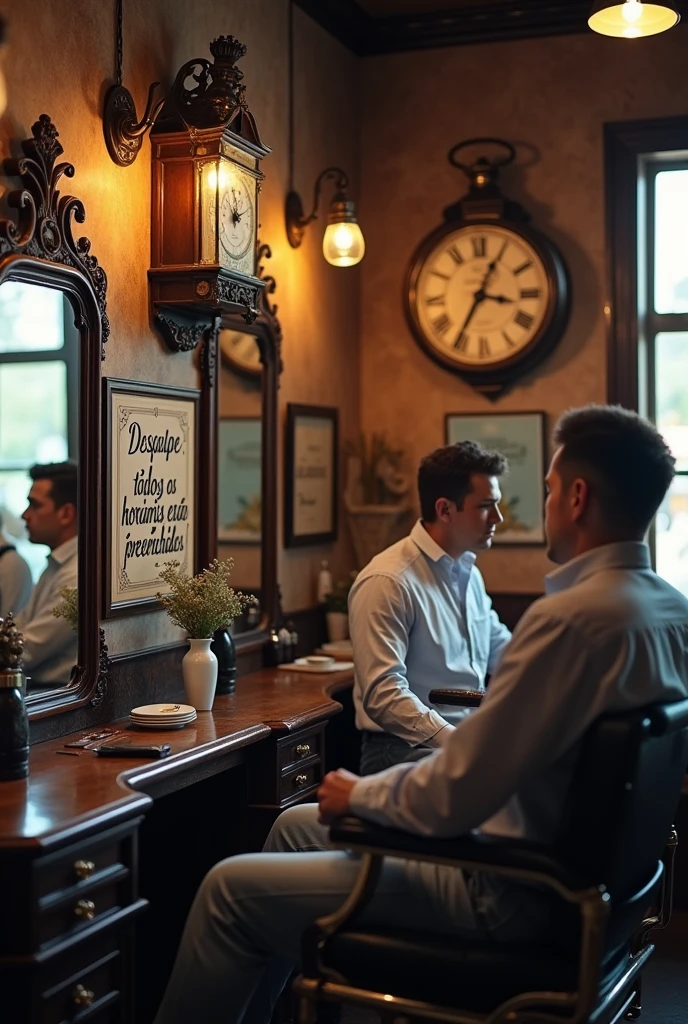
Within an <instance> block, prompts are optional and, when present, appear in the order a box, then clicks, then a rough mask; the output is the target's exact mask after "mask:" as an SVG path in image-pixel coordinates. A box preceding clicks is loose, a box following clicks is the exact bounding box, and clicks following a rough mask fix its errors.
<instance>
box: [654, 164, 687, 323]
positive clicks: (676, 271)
mask: <svg viewBox="0 0 688 1024" xmlns="http://www.w3.org/2000/svg"><path fill="white" fill-rule="evenodd" d="M687 225H688V170H676V171H660V172H659V174H658V175H657V177H656V178H655V310H656V312H657V313H688V229H687Z"/></svg>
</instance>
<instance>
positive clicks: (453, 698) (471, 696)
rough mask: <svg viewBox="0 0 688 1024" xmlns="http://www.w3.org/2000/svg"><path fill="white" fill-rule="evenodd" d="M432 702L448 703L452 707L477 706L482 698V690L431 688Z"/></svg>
mask: <svg viewBox="0 0 688 1024" xmlns="http://www.w3.org/2000/svg"><path fill="white" fill-rule="evenodd" d="M429 697H430V702H431V703H432V704H449V705H451V706H452V707H460V708H477V707H480V702H481V700H482V699H483V691H482V690H431V691H430V694H429Z"/></svg>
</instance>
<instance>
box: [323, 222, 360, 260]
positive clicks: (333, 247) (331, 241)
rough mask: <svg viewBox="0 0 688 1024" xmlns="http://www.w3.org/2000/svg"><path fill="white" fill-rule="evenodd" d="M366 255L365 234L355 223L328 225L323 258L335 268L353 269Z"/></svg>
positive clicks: (324, 237) (324, 239)
mask: <svg viewBox="0 0 688 1024" xmlns="http://www.w3.org/2000/svg"><path fill="white" fill-rule="evenodd" d="M364 255H365V240H364V238H363V232H362V231H361V229H360V227H359V226H358V224H357V223H356V222H355V221H353V222H352V221H347V222H344V223H342V222H340V223H338V224H328V225H327V227H326V228H325V234H324V235H323V256H324V257H325V259H326V260H327V262H328V263H331V264H332V266H333V267H353V266H355V264H356V263H360V262H361V260H362V259H363V256H364Z"/></svg>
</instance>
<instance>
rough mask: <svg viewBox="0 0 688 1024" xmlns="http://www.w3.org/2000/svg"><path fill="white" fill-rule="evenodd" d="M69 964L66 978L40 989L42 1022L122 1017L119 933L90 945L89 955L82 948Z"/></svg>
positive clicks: (40, 1018) (99, 1022)
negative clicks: (95, 944) (96, 945)
mask: <svg viewBox="0 0 688 1024" xmlns="http://www.w3.org/2000/svg"><path fill="white" fill-rule="evenodd" d="M79 961H81V962H82V963H83V966H82V964H81V963H80V962H79ZM69 967H70V970H69V971H65V976H64V977H63V978H61V979H60V980H59V981H58V982H57V983H56V984H54V985H51V986H50V987H49V988H43V990H42V991H41V996H40V1016H39V1018H38V1019H39V1020H40V1024H63V1022H64V1021H69V1022H70V1024H71V1022H72V1021H73V1022H74V1024H80V1022H81V1021H83V1022H84V1024H86V1021H91V1020H93V1021H98V1024H101V1022H103V1021H116V1020H120V1019H121V1011H122V1007H121V997H122V990H123V986H124V977H123V971H124V967H123V956H122V952H121V951H120V949H119V948H118V945H117V937H116V936H114V935H113V936H111V937H110V939H109V940H108V941H107V942H106V943H104V944H100V946H99V948H96V949H93V948H92V947H91V951H90V953H88V954H86V955H85V954H84V953H83V952H82V954H81V956H80V957H75V958H74V962H72V963H71V964H70V965H69Z"/></svg>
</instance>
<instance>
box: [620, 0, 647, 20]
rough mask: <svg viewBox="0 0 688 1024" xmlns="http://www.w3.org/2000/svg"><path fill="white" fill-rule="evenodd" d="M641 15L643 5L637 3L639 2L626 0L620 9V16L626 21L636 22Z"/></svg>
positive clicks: (637, 0)
mask: <svg viewBox="0 0 688 1024" xmlns="http://www.w3.org/2000/svg"><path fill="white" fill-rule="evenodd" d="M642 14H643V5H642V4H641V3H639V0H626V3H625V4H624V5H623V7H622V8H621V16H622V17H623V18H625V20H626V21H638V20H639V19H640V18H641V17H642Z"/></svg>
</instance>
